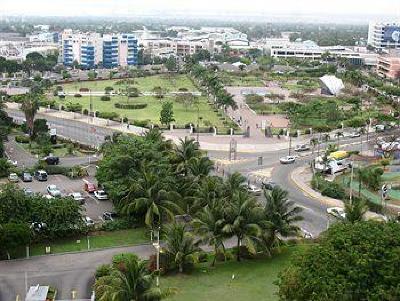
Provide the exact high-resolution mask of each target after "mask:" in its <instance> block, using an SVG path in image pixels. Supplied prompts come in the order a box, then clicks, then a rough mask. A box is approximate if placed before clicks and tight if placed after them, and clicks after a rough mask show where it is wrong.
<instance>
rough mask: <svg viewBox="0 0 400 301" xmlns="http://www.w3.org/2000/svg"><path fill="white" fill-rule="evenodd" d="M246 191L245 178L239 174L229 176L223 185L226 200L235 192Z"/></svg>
mask: <svg viewBox="0 0 400 301" xmlns="http://www.w3.org/2000/svg"><path fill="white" fill-rule="evenodd" d="M245 190H246V178H245V177H244V176H243V175H242V174H240V173H239V172H234V173H233V174H231V175H229V176H228V178H227V179H226V181H225V183H224V194H225V197H226V198H227V199H231V198H232V197H233V194H234V193H235V192H239V191H245Z"/></svg>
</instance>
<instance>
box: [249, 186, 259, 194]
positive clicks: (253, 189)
mask: <svg viewBox="0 0 400 301" xmlns="http://www.w3.org/2000/svg"><path fill="white" fill-rule="evenodd" d="M247 191H248V192H251V193H254V194H261V189H260V188H258V187H257V186H256V185H253V184H249V185H247Z"/></svg>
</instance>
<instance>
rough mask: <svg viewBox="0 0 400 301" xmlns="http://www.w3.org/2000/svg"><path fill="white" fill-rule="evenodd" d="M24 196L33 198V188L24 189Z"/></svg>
mask: <svg viewBox="0 0 400 301" xmlns="http://www.w3.org/2000/svg"><path fill="white" fill-rule="evenodd" d="M24 194H25V195H26V196H33V194H34V193H33V190H32V189H31V188H29V187H26V188H24Z"/></svg>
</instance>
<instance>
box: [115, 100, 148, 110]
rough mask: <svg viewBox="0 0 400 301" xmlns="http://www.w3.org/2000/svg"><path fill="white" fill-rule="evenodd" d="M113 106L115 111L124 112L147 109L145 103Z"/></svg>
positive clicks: (116, 104)
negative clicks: (123, 110) (121, 110)
mask: <svg viewBox="0 0 400 301" xmlns="http://www.w3.org/2000/svg"><path fill="white" fill-rule="evenodd" d="M114 106H115V107H116V108H117V109H126V110H139V109H144V108H146V107H147V103H137V104H125V103H119V102H117V103H115V104H114Z"/></svg>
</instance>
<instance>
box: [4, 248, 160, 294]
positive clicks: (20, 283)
mask: <svg viewBox="0 0 400 301" xmlns="http://www.w3.org/2000/svg"><path fill="white" fill-rule="evenodd" d="M127 252H133V253H135V254H137V255H138V256H140V257H142V258H147V257H148V256H149V255H151V254H152V253H153V252H154V249H153V247H152V246H150V245H141V246H135V247H124V248H114V249H107V250H101V251H94V252H87V253H76V254H64V255H51V256H49V255H48V256H39V257H32V258H31V259H29V260H15V261H0V301H12V300H15V299H16V296H17V295H20V297H21V298H22V299H20V300H24V298H25V293H26V291H27V288H29V286H31V285H36V284H48V285H51V286H54V287H56V288H57V290H58V297H59V298H60V299H69V298H71V291H72V290H74V291H76V298H78V299H79V298H89V297H90V295H91V292H92V285H93V282H94V279H93V275H94V272H95V270H96V267H98V266H99V265H101V264H106V263H110V262H111V258H112V257H113V256H114V255H115V254H120V253H127Z"/></svg>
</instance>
